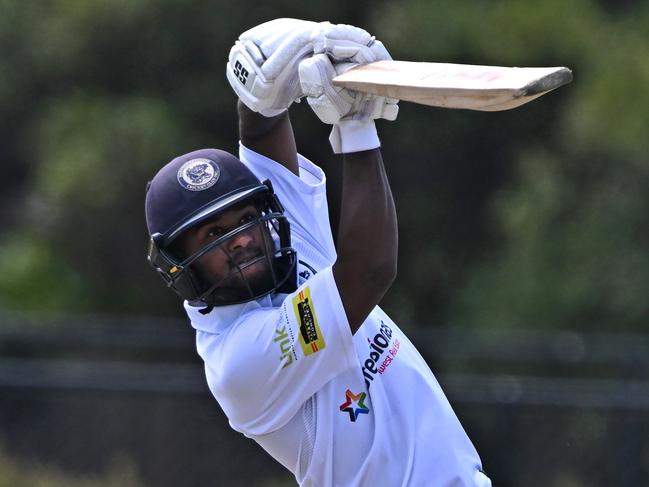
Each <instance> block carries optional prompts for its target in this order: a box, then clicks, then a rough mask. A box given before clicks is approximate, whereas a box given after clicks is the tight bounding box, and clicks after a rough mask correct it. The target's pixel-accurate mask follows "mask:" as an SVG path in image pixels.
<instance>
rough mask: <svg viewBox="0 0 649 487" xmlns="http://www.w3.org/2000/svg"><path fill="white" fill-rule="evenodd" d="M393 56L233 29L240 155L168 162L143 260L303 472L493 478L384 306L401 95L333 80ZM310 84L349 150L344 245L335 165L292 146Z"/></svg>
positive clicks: (276, 454) (150, 192)
mask: <svg viewBox="0 0 649 487" xmlns="http://www.w3.org/2000/svg"><path fill="white" fill-rule="evenodd" d="M382 59H390V55H389V54H388V52H387V51H386V49H385V47H384V46H383V44H382V43H381V42H380V41H378V40H376V39H375V38H374V37H372V36H371V35H370V34H368V33H367V32H366V31H365V30H363V29H360V28H357V27H353V26H349V25H334V24H331V23H329V22H321V23H315V22H309V21H302V20H296V19H277V20H273V21H270V22H266V23H264V24H261V25H259V26H257V27H254V28H252V29H250V30H248V31H246V32H244V33H243V34H241V36H240V37H239V39H238V40H237V41H236V43H235V44H234V46H233V47H232V50H231V51H230V55H229V60H228V63H227V78H228V80H229V82H230V84H231V86H232V88H233V89H234V91H235V93H236V94H237V96H238V98H239V102H238V112H239V135H240V149H239V155H238V157H235V156H234V155H231V154H229V153H227V152H224V151H222V150H218V149H202V150H197V151H194V152H191V153H189V154H184V155H181V156H179V157H177V158H175V159H173V160H172V161H171V162H169V163H168V164H167V165H165V166H164V167H162V168H161V169H160V171H159V172H158V173H157V174H156V175H155V177H154V178H153V180H152V181H151V182H150V184H149V187H148V189H147V195H146V220H147V226H148V231H149V235H150V243H149V250H148V260H149V262H150V264H151V265H152V266H153V268H154V269H155V270H156V271H157V272H158V273H159V275H160V276H161V277H162V278H163V280H164V281H165V283H166V285H167V286H168V287H170V288H171V289H173V290H174V291H175V292H176V293H177V294H179V295H180V296H181V297H182V298H183V300H184V307H185V310H186V312H187V315H188V317H189V319H190V321H191V324H192V326H193V327H194V328H195V330H196V346H197V349H198V353H199V354H200V356H201V357H202V359H203V360H204V363H205V374H206V377H207V383H208V385H209V388H210V390H211V392H212V394H213V395H214V397H215V398H216V400H217V401H218V403H219V405H220V406H221V408H222V409H223V411H224V412H225V414H226V415H227V417H228V419H229V423H230V425H231V426H232V428H234V429H235V430H236V431H239V432H240V433H242V434H244V435H245V436H247V437H249V438H252V439H253V440H255V441H256V442H257V443H258V444H259V445H261V446H262V447H263V448H264V449H265V450H266V451H267V452H268V453H269V454H270V455H272V456H273V458H275V459H276V460H277V461H278V462H280V463H281V464H282V465H284V466H285V467H286V468H287V469H288V470H290V471H291V472H292V474H293V475H294V476H295V479H296V480H297V482H298V483H299V485H302V486H323V487H329V486H337V487H338V486H386V487H395V486H434V487H461V486H476V487H477V486H480V487H485V486H490V485H491V481H490V480H489V478H488V477H487V476H486V475H485V473H484V472H483V469H482V465H481V462H480V458H479V456H478V453H477V452H476V450H475V448H474V447H473V445H472V444H471V441H470V440H469V438H468V437H467V435H466V433H465V431H464V429H463V428H462V426H461V424H460V422H459V421H458V419H457V417H456V415H455V413H454V412H453V410H452V408H451V406H450V405H449V402H448V400H447V399H446V397H445V396H444V393H443V392H442V390H441V388H440V386H439V384H438V383H437V380H436V379H435V377H434V376H433V374H432V372H431V370H430V369H429V367H428V366H427V365H426V363H425V362H424V360H423V359H422V357H421V356H420V355H419V353H418V352H417V350H416V349H415V347H414V346H413V345H412V343H410V341H409V340H408V338H407V337H406V336H405V335H404V334H403V332H402V331H401V330H400V329H399V327H398V326H397V325H396V324H395V323H394V322H393V321H392V320H391V319H390V317H389V316H388V315H387V314H386V313H384V312H383V311H382V310H381V309H380V308H379V307H378V303H379V301H380V300H381V298H382V297H383V295H384V294H385V292H386V291H387V290H388V289H389V287H390V285H391V284H392V282H393V281H394V279H395V276H396V270H397V219H396V213H395V207H394V202H393V199H392V194H391V191H390V185H389V182H388V179H387V176H386V173H385V169H384V166H383V160H382V158H381V151H380V142H379V138H378V135H377V131H376V127H375V123H374V121H375V120H376V119H381V118H383V119H386V120H394V119H395V118H396V116H397V112H398V106H397V104H396V100H392V99H386V98H382V97H377V96H374V95H365V94H360V93H356V92H353V91H348V90H346V89H343V88H338V87H334V86H333V85H332V83H331V79H332V78H333V77H334V76H335V75H336V74H337V73H341V72H343V71H345V70H346V69H348V68H349V67H350V66H353V65H355V64H359V63H367V62H373V61H376V60H382ZM304 97H306V99H307V101H308V103H309V105H310V106H311V108H312V109H313V111H314V112H315V114H316V115H317V117H318V118H319V119H320V120H322V121H323V122H324V123H327V124H330V125H331V126H332V130H331V136H330V139H329V140H330V143H331V147H332V149H333V151H334V152H335V153H337V154H342V165H343V183H342V201H341V215H340V222H339V233H338V238H337V242H338V244H337V246H334V240H333V237H332V233H331V228H330V225H329V214H328V208H327V198H326V188H325V175H324V173H323V171H322V170H321V169H320V168H319V167H318V166H317V165H315V164H314V163H312V162H311V161H309V160H307V159H306V158H304V157H303V156H301V155H300V154H299V153H298V152H297V149H296V142H295V138H294V133H293V129H292V127H291V122H290V119H289V113H288V109H289V107H290V105H291V104H292V103H293V102H294V101H296V100H299V99H301V98H304Z"/></svg>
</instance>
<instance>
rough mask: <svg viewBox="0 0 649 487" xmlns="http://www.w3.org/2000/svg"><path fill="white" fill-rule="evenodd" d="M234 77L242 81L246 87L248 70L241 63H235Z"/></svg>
mask: <svg viewBox="0 0 649 487" xmlns="http://www.w3.org/2000/svg"><path fill="white" fill-rule="evenodd" d="M233 71H234V75H235V76H236V77H237V78H238V79H239V81H241V82H242V83H243V84H244V85H245V84H246V81H247V80H248V74H249V73H248V70H247V69H246V68H244V67H243V66H242V65H241V63H240V62H239V61H237V62H235V63H234V69H233Z"/></svg>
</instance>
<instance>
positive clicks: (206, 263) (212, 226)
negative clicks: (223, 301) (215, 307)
mask: <svg viewBox="0 0 649 487" xmlns="http://www.w3.org/2000/svg"><path fill="white" fill-rule="evenodd" d="M258 217H259V210H258V209H257V207H256V206H255V205H253V204H245V205H239V206H235V207H233V208H231V209H229V210H226V211H224V212H223V213H221V214H219V215H218V216H216V217H215V218H213V219H211V220H208V221H207V222H206V223H204V224H203V225H201V226H199V227H197V228H194V229H190V230H188V231H187V232H186V233H185V234H183V235H182V236H181V237H180V241H179V245H180V248H181V249H182V251H183V253H184V255H186V256H189V255H192V254H194V253H196V252H197V251H199V250H200V249H202V248H203V247H205V246H206V245H208V244H209V243H210V242H212V241H214V240H216V239H218V238H220V237H222V236H223V235H225V234H226V233H228V232H230V231H232V230H234V229H235V228H237V227H240V226H241V225H244V224H246V223H249V222H250V221H253V220H255V219H256V218H258ZM267 255H269V256H272V255H273V241H272V239H271V237H270V234H269V232H268V230H267V229H266V226H265V225H262V224H257V225H253V226H252V227H250V228H248V229H246V230H243V231H241V232H239V233H237V234H235V235H234V236H233V237H231V238H229V239H227V240H226V241H225V242H223V243H221V244H220V245H218V246H217V247H215V248H214V249H212V250H210V251H209V252H207V253H206V254H205V255H203V256H201V257H199V259H198V260H197V261H196V262H195V263H194V264H192V266H193V267H194V268H195V269H196V270H197V272H198V273H199V275H200V276H201V278H202V279H204V280H205V281H207V282H209V283H210V284H215V283H219V286H218V288H219V290H220V291H221V293H222V294H224V295H229V296H237V295H241V294H242V293H244V292H247V286H250V287H251V288H252V289H253V290H256V289H258V288H259V287H263V286H268V285H269V283H272V273H271V270H270V263H269V261H268V258H267ZM244 279H245V281H244ZM244 294H245V293H244Z"/></svg>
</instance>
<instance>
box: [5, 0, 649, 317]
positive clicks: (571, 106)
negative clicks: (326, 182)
mask: <svg viewBox="0 0 649 487" xmlns="http://www.w3.org/2000/svg"><path fill="white" fill-rule="evenodd" d="M279 16H292V17H302V18H310V19H314V20H320V19H328V20H331V21H333V22H346V23H352V24H357V25H361V26H363V27H365V28H367V29H368V30H370V31H371V32H373V33H376V35H377V36H378V37H379V38H381V39H382V40H383V41H384V42H385V44H386V45H387V46H388V47H389V48H390V51H391V53H392V55H393V56H394V57H395V58H399V59H406V60H422V61H423V60H427V61H431V60H435V61H440V62H464V63H471V64H501V65H522V66H527V65H567V66H569V67H571V68H573V70H574V72H575V81H574V82H573V84H572V85H570V86H568V87H565V88H562V89H561V90H559V91H557V92H556V93H553V94H550V95H548V96H546V97H544V98H542V99H541V100H539V101H536V102H533V103H531V104H529V105H526V106H525V107H521V108H519V109H517V110H514V111H511V112H502V113H478V112H461V111H451V110H446V111H444V110H435V109H431V108H426V107H419V106H415V105H408V104H406V103H402V104H401V114H400V116H399V120H398V122H397V123H396V124H385V125H384V126H382V127H381V129H380V130H381V134H382V140H383V142H384V152H385V155H386V157H385V158H386V161H387V163H388V164H389V167H388V170H389V172H390V177H391V179H392V181H393V188H394V193H395V197H396V200H397V209H398V212H399V218H400V226H401V233H402V243H401V245H402V247H401V259H400V275H399V279H398V280H397V283H396V284H395V286H394V287H393V289H392V291H391V293H390V295H389V296H388V298H387V300H386V303H385V307H386V308H387V309H388V310H389V311H390V313H391V314H393V315H395V318H396V319H398V320H401V321H403V322H409V323H412V326H415V325H441V324H453V325H463V326H471V325H475V326H484V325H489V326H528V327H529V326H535V327H550V326H557V327H564V328H573V329H575V328H577V329H578V328H588V329H590V328H592V327H593V326H598V327H601V328H604V327H607V328H611V327H615V328H618V329H631V328H639V327H640V326H641V325H642V324H643V323H644V322H646V318H647V315H648V308H647V307H648V304H647V299H646V296H647V295H648V294H649V253H648V252H647V251H646V249H647V247H648V245H647V244H648V243H649V242H648V240H649V231H648V230H649V229H648V222H647V218H646V215H647V214H649V196H648V192H647V189H646V188H647V187H648V184H647V183H648V182H649V175H648V172H649V161H648V160H647V156H646V154H647V153H649V151H648V150H647V149H648V148H647V144H649V142H648V140H647V137H646V134H647V133H649V119H648V118H647V116H646V113H649V95H648V94H647V92H646V90H643V89H642V87H644V86H646V85H647V82H648V81H649V59H647V57H646V53H647V52H648V51H649V37H648V36H647V35H646V25H649V6H647V5H645V4H643V3H639V2H635V3H633V2H626V3H624V4H615V5H614V4H612V3H610V2H596V1H594V0H567V1H562V2H559V1H557V0H551V1H549V2H544V3H542V4H539V3H538V2H534V3H532V2H530V1H528V0H526V1H518V2H516V1H513V0H503V1H498V2H487V3H485V2H469V1H467V0H459V1H458V0H456V1H450V0H442V1H439V2H434V3H431V2H424V1H418V0H407V1H404V2H399V3H398V4H394V3H392V2H357V3H354V5H353V6H352V5H351V4H350V3H349V2H343V1H335V2H327V4H326V5H318V6H316V7H307V6H305V5H303V4H302V3H299V2H293V1H283V2H278V3H274V4H273V5H272V7H271V6H261V7H259V6H258V5H257V4H256V3H253V2H250V1H242V2H238V3H237V4H235V5H233V4H232V3H229V2H208V1H206V0H191V1H183V2H178V1H174V0H161V1H158V2H150V1H146V0H129V1H126V0H121V1H115V2H102V1H87V2H82V1H73V0H68V1H65V2H56V3H55V4H52V3H51V2H45V1H34V2H10V1H2V2H0V55H2V59H3V60H4V64H5V69H4V70H3V71H4V72H3V77H2V78H0V108H1V109H2V113H3V115H4V116H3V119H2V121H0V133H1V134H2V141H3V144H2V148H0V154H1V157H2V167H3V170H4V176H5V178H4V180H5V182H6V183H5V190H4V191H3V192H2V194H1V195H0V203H2V204H1V205H0V206H1V208H2V210H1V211H0V223H2V225H3V232H2V233H1V234H0V253H1V255H2V257H3V258H2V259H1V260H0V306H2V307H6V308H18V309H23V308H26V309H30V310H40V311H43V310H57V311H101V312H109V313H129V314H130V313H138V314H169V313H175V314H180V312H181V311H180V307H179V306H178V303H177V300H176V299H175V297H174V296H173V294H171V293H170V292H165V290H164V289H161V286H160V285H159V283H158V282H157V281H156V280H157V277H156V276H155V275H154V274H153V273H152V272H151V271H150V270H149V269H148V266H147V264H146V262H145V260H144V257H143V256H144V249H145V246H146V231H145V227H144V218H143V210H142V208H143V199H144V187H145V184H146V181H147V179H148V178H149V177H151V176H152V175H153V173H154V172H155V171H156V169H157V168H158V167H160V166H161V165H162V164H164V163H165V162H167V161H168V160H169V159H170V158H171V157H173V156H174V155H176V154H179V153H183V152H187V151H189V150H192V149H195V148H198V147H210V146H212V147H213V146H218V147H223V148H225V149H228V150H230V151H236V123H235V120H236V118H235V117H236V114H235V109H234V108H235V103H234V95H233V94H232V93H231V90H230V88H229V86H227V83H226V81H225V76H224V73H223V70H224V69H225V68H224V66H225V58H226V55H227V52H228V49H229V47H230V45H231V43H232V42H233V40H234V39H235V38H236V37H237V35H238V34H239V33H240V32H241V31H242V30H244V29H245V28H248V27H251V26H252V25H255V24H257V23H259V22H261V21H264V20H268V19H271V18H274V17H279ZM293 118H294V120H295V126H296V127H297V131H298V142H299V143H300V150H301V151H302V152H303V153H304V154H305V155H306V156H307V157H310V158H312V159H314V160H315V161H316V162H318V163H320V164H322V165H323V166H324V167H325V169H326V171H327V172H328V174H330V179H331V180H332V182H333V184H334V185H335V181H336V180H337V178H338V177H339V174H338V167H337V163H336V162H337V161H336V159H335V158H334V157H333V155H332V154H331V153H330V150H329V148H328V146H327V142H326V134H327V131H328V129H327V127H325V126H323V125H321V124H319V123H318V122H317V121H316V120H315V117H313V116H312V115H311V114H310V113H309V110H308V108H307V107H304V106H298V107H297V108H296V109H295V113H294V114H293ZM333 196H334V199H333V201H332V203H334V209H333V211H332V214H333V215H334V216H335V214H336V208H335V207H336V205H335V197H336V194H335V192H334V194H333Z"/></svg>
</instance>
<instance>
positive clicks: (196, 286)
mask: <svg viewBox="0 0 649 487" xmlns="http://www.w3.org/2000/svg"><path fill="white" fill-rule="evenodd" d="M254 189H255V191H250V190H246V191H244V192H242V193H241V194H240V197H234V198H230V199H229V201H228V202H227V204H226V205H217V206H216V207H215V208H214V209H212V210H211V211H210V210H209V208H208V211H203V212H202V214H201V217H200V219H198V221H196V220H197V219H196V218H195V217H194V218H192V219H189V221H190V222H192V224H191V225H187V222H184V224H183V225H181V228H182V231H178V229H173V230H172V231H170V232H168V235H163V234H160V233H156V234H153V235H152V236H151V239H150V241H149V249H148V255H147V260H148V261H149V263H150V264H151V266H152V267H153V268H154V269H155V270H156V271H157V272H158V274H159V275H160V276H161V277H162V279H163V280H164V281H165V283H166V284H167V287H169V288H171V289H173V290H174V291H175V292H176V293H177V294H179V295H180V296H181V297H182V298H183V299H186V300H187V301H189V302H190V304H194V305H198V306H201V305H208V306H223V305H229V304H236V303H241V302H246V301H250V300H254V299H257V298H259V297H262V296H264V295H267V294H269V293H272V292H291V291H292V290H294V289H295V267H296V265H295V264H296V260H297V259H296V253H295V250H294V249H293V248H291V238H290V227H289V223H288V221H287V219H286V216H284V209H283V207H282V205H281V203H280V202H279V200H278V199H277V197H276V196H275V194H274V193H273V190H272V185H271V184H270V181H265V182H264V183H263V184H260V185H259V186H258V187H257V188H254ZM235 196H236V195H235ZM245 203H250V204H254V205H255V206H256V208H257V209H258V210H259V216H258V217H257V218H254V219H252V220H250V221H248V222H246V223H244V224H242V225H240V226H238V227H237V228H234V229H233V230H231V231H229V232H228V233H226V234H225V235H223V236H221V237H219V238H217V239H215V240H213V241H211V242H209V243H208V244H206V245H205V246H203V247H202V248H200V249H198V250H197V251H196V252H194V253H193V254H192V255H189V256H183V258H179V257H178V256H176V255H174V253H172V252H171V251H170V246H171V244H172V243H173V242H174V241H175V240H176V238H177V237H178V236H179V235H180V234H182V232H183V231H185V230H187V229H188V228H193V227H196V226H200V225H201V224H204V223H205V222H206V221H207V220H209V219H211V218H213V217H215V216H217V215H219V214H220V213H222V212H223V211H227V210H229V209H231V208H232V207H233V206H235V205H238V204H245ZM244 232H255V233H256V234H257V235H260V236H261V238H260V240H261V242H260V243H261V246H262V252H261V254H260V255H255V256H254V257H253V258H251V259H250V260H248V261H246V262H243V263H239V264H235V265H233V266H232V269H231V271H230V272H229V273H228V274H227V275H226V276H223V277H221V278H220V279H218V280H215V279H213V278H211V277H210V276H209V275H206V273H205V272H203V270H202V269H201V266H200V263H199V262H198V260H199V259H200V258H201V257H203V256H207V255H209V254H211V253H213V252H223V253H224V254H225V256H226V257H228V258H229V257H230V255H229V253H228V250H227V247H228V245H227V244H228V243H229V241H230V240H231V239H233V238H236V237H237V236H239V235H240V234H242V233H244ZM253 265H259V266H262V268H263V271H262V272H260V273H258V274H259V275H257V276H256V277H254V278H252V279H251V278H248V277H246V272H245V271H246V269H247V268H249V267H251V266H253Z"/></svg>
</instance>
